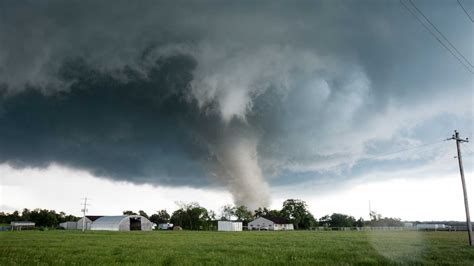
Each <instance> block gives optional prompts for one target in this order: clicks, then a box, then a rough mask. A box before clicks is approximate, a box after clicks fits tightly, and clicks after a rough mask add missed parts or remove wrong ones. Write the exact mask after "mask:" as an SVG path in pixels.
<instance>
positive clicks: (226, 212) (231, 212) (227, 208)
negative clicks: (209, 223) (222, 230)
mask: <svg viewBox="0 0 474 266" xmlns="http://www.w3.org/2000/svg"><path fill="white" fill-rule="evenodd" d="M221 209H222V211H221V219H222V220H227V221H230V220H232V218H233V217H234V216H235V211H236V208H235V207H234V206H232V205H230V204H227V205H224V206H222V208H221Z"/></svg>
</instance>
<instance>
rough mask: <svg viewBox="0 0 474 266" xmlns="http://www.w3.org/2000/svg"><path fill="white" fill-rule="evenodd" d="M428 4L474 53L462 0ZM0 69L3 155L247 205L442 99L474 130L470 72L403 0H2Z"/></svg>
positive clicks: (435, 107) (409, 123) (353, 156)
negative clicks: (203, 191)
mask: <svg viewBox="0 0 474 266" xmlns="http://www.w3.org/2000/svg"><path fill="white" fill-rule="evenodd" d="M416 3H417V4H418V5H419V6H420V8H422V9H423V10H424V11H425V12H426V13H427V15H429V16H430V17H432V18H433V21H434V22H435V23H437V24H438V25H439V26H440V29H441V30H443V31H444V32H446V35H447V36H448V37H449V38H450V39H452V42H453V43H455V44H456V45H457V46H458V48H459V49H460V50H461V51H463V52H465V53H466V54H467V55H468V56H469V54H468V53H467V51H470V50H469V49H470V47H471V46H470V44H472V40H469V38H467V40H466V36H467V35H466V33H465V32H464V31H463V29H465V28H466V25H467V26H469V25H470V24H466V21H464V20H463V17H462V16H461V15H462V11H461V10H458V9H457V8H458V7H457V5H456V4H455V3H446V1H430V2H428V1H416ZM440 10H442V12H443V14H442V15H443V16H440V12H441V11H440ZM458 11H459V12H458ZM458 13H459V14H458ZM440 17H441V18H443V17H444V18H446V17H449V18H450V19H449V21H448V20H446V19H440ZM0 84H1V88H2V98H1V100H0V130H1V132H0V163H8V164H11V165H14V166H16V167H30V166H34V167H45V166H47V165H49V164H51V163H59V164H63V165H67V166H70V167H72V168H79V169H85V170H88V171H89V172H91V173H93V174H95V175H97V176H105V177H108V178H112V179H116V180H127V181H132V182H138V183H153V184H168V185H191V186H208V185H210V183H212V182H213V181H214V180H218V181H219V182H221V183H220V184H224V185H225V186H227V188H228V189H229V190H230V191H231V192H232V194H233V195H234V199H235V201H236V202H237V203H245V204H250V203H256V204H260V205H265V204H267V203H268V187H267V181H266V180H274V181H275V182H276V183H281V184H283V183H284V184H287V183H292V182H298V179H297V178H294V179H293V176H292V175H295V176H296V175H297V174H301V175H304V176H313V177H314V176H315V177H316V178H320V177H319V175H312V174H311V173H314V172H315V171H320V170H322V169H323V170H324V169H326V168H327V167H328V166H330V167H332V166H334V164H335V163H336V164H337V163H338V162H340V161H352V162H356V161H357V160H358V159H361V158H362V159H363V158H366V157H367V156H368V154H369V153H370V151H371V150H378V149H377V147H375V148H374V145H376V146H377V145H378V144H377V143H384V145H383V147H384V149H388V150H390V148H391V147H392V146H393V147H398V146H403V145H404V144H406V143H409V144H413V143H418V142H420V139H421V138H420V137H416V136H413V134H412V132H413V131H416V132H418V133H419V135H423V134H429V135H430V136H433V137H437V135H439V134H442V133H441V129H439V130H436V132H437V133H439V134H435V133H433V132H434V130H432V129H433V127H432V126H431V125H432V121H431V120H430V119H432V118H433V117H441V118H440V119H441V120H442V117H443V116H442V115H440V114H443V113H449V112H454V113H458V114H459V116H460V117H461V118H460V120H461V121H463V122H460V123H459V125H457V126H458V128H459V129H466V130H470V131H472V121H471V123H470V124H469V123H466V122H465V121H469V118H471V117H472V109H471V107H470V106H472V98H469V96H472V93H470V87H471V86H472V76H471V75H470V74H468V73H467V72H466V71H465V70H464V69H463V68H462V67H460V66H459V64H458V63H457V62H456V61H455V60H454V59H453V58H451V57H450V55H449V54H447V53H445V52H444V51H443V50H442V48H440V47H439V45H438V44H437V43H436V42H434V41H433V39H432V37H431V36H430V35H429V34H428V33H426V32H424V31H423V28H422V27H421V26H420V25H418V24H417V22H416V21H415V20H413V18H411V17H410V14H409V13H408V12H407V11H406V10H404V9H403V7H402V6H401V5H400V3H399V1H383V2H381V1H363V2H360V1H358V2H348V1H298V2H291V3H290V2H285V1H268V2H259V3H253V2H247V1H239V2H232V3H228V2H226V3H224V2H218V1H196V2H194V1H141V2H137V3H130V2H128V1H110V2H109V1H101V2H99V3H96V2H93V1H67V2H66V1H42V2H38V1H30V2H28V1H26V2H14V3H8V2H3V1H0ZM447 88H448V89H447ZM449 90H450V91H456V94H450V93H448V91H449ZM466 117H467V119H466ZM428 120H429V121H430V122H429V123H428V124H426V125H425V126H424V124H423V123H424V121H428ZM443 121H444V120H443ZM447 124H449V125H452V124H450V123H447ZM469 126H471V128H469ZM374 143H375V144H374ZM386 143H390V144H391V145H386ZM379 146H380V147H382V144H381V145H379ZM263 176H267V177H272V179H265V178H263ZM283 179H285V180H283ZM289 180H290V181H289ZM291 180H294V181H291Z"/></svg>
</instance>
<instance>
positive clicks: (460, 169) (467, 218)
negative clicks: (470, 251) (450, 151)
mask: <svg viewBox="0 0 474 266" xmlns="http://www.w3.org/2000/svg"><path fill="white" fill-rule="evenodd" d="M452 139H453V140H456V148H457V150H458V156H457V157H458V162H459V172H460V173H461V183H462V190H463V193H464V208H465V209H466V221H467V233H468V235H469V245H470V246H473V245H474V241H473V239H472V225H471V217H470V215H469V202H468V200H467V191H466V181H465V180H464V169H463V166H462V157H461V145H460V144H461V143H463V142H469V139H468V138H466V139H461V138H460V137H459V132H458V131H457V130H454V134H453V136H452V137H451V138H449V139H447V140H452Z"/></svg>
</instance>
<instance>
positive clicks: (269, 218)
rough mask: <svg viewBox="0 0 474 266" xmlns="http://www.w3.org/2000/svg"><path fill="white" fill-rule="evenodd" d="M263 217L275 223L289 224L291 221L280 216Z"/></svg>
mask: <svg viewBox="0 0 474 266" xmlns="http://www.w3.org/2000/svg"><path fill="white" fill-rule="evenodd" d="M263 218H265V219H267V220H270V221H272V222H274V223H276V224H291V222H290V221H289V220H288V219H286V218H282V217H274V216H263Z"/></svg>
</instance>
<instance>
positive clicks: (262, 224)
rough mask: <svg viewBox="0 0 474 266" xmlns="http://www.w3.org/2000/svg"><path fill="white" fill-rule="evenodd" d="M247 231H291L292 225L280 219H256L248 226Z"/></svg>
mask: <svg viewBox="0 0 474 266" xmlns="http://www.w3.org/2000/svg"><path fill="white" fill-rule="evenodd" d="M248 228H249V230H273V231H278V230H293V224H292V223H290V221H288V220H287V219H285V218H280V217H270V216H265V217H258V218H257V219H255V220H253V221H251V222H250V223H249V224H248Z"/></svg>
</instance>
